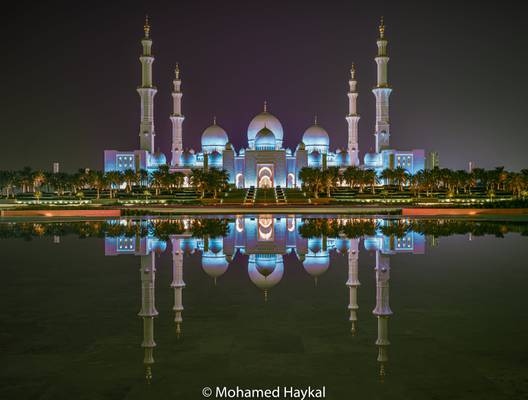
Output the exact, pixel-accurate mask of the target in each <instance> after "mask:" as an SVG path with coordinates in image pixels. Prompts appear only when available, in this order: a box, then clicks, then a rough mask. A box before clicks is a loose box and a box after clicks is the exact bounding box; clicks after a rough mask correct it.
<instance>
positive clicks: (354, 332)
mask: <svg viewBox="0 0 528 400" xmlns="http://www.w3.org/2000/svg"><path fill="white" fill-rule="evenodd" d="M350 332H351V333H352V336H356V332H357V322H356V321H352V328H351V329H350Z"/></svg>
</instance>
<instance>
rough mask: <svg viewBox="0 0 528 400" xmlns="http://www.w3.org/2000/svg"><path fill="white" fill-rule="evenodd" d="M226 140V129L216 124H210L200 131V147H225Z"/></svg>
mask: <svg viewBox="0 0 528 400" xmlns="http://www.w3.org/2000/svg"><path fill="white" fill-rule="evenodd" d="M228 141H229V140H228V138H227V133H226V131H225V130H224V129H223V128H222V127H220V126H218V125H216V124H214V125H211V126H210V127H209V128H207V129H206V130H205V131H204V132H203V133H202V148H203V149H205V150H207V149H211V148H218V147H221V148H225V146H226V144H227V143H228Z"/></svg>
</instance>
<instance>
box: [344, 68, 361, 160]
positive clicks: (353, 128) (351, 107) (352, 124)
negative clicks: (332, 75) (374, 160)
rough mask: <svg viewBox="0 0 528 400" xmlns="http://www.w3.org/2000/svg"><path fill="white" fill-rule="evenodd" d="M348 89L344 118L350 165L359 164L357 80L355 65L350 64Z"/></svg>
mask: <svg viewBox="0 0 528 400" xmlns="http://www.w3.org/2000/svg"><path fill="white" fill-rule="evenodd" d="M348 84H349V85H350V89H349V91H348V115H347V116H346V120H347V123H348V158H349V162H350V165H353V166H358V165H359V144H358V123H359V118H360V117H359V115H358V113H357V97H358V92H357V81H356V67H355V65H354V64H352V68H350V80H349V81H348Z"/></svg>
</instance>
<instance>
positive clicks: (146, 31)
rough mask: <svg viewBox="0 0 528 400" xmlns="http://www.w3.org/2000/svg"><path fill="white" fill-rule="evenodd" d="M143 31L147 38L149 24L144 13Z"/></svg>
mask: <svg viewBox="0 0 528 400" xmlns="http://www.w3.org/2000/svg"><path fill="white" fill-rule="evenodd" d="M143 31H144V32H145V37H146V38H148V37H149V34H150V24H149V17H148V14H146V15H145V25H143Z"/></svg>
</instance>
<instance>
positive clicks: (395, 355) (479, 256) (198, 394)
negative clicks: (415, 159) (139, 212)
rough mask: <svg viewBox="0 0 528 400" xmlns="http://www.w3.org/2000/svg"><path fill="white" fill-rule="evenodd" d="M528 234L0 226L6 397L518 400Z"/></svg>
mask: <svg viewBox="0 0 528 400" xmlns="http://www.w3.org/2000/svg"><path fill="white" fill-rule="evenodd" d="M527 232H528V226H527V225H525V224H522V223H518V224H506V223H499V222H491V223H483V222H478V223H470V222H460V221H458V222H457V221H417V222H416V221H415V222H412V221H408V220H386V221H384V220H354V219H344V218H332V217H329V218H326V219H310V220H305V219H304V218H301V217H292V216H289V217H288V216H271V215H268V216H260V217H259V216H254V217H238V218H237V217H229V218H226V219H225V220H213V219H208V220H188V219H184V220H173V221H158V220H151V221H142V222H139V221H135V222H133V221H124V220H123V221H110V222H109V223H101V222H83V223H71V224H68V223H62V224H50V223H37V224H32V223H26V224H1V225H0V248H1V249H2V264H1V265H2V290H1V291H0V293H1V297H0V300H1V302H2V308H1V309H0V310H1V311H0V313H1V314H0V317H1V321H2V325H1V327H0V345H1V353H0V354H1V356H0V357H1V365H2V368H1V370H0V398H1V399H37V398H38V399H151V398H160V399H168V398H181V399H201V398H204V397H202V388H203V387H205V386H208V387H211V388H213V389H214V388H215V387H216V386H219V387H224V386H226V387H228V388H236V387H237V386H239V387H241V388H249V389H263V388H275V387H277V386H280V387H282V386H286V387H290V386H293V387H296V388H301V389H303V388H306V387H308V386H311V387H322V386H325V388H326V398H327V399H345V398H356V399H479V400H481V399H521V398H527V397H528V344H527V340H528V322H527V320H528V318H527V317H528V312H527V311H526V299H525V295H524V294H525V292H526V286H527V284H528V279H527V278H528V269H527V263H526V259H527V256H528V246H527V244H528V242H527V237H526V234H527ZM221 234H227V236H225V237H222V236H218V235H221ZM192 235H194V237H193V236H192ZM303 235H304V237H303ZM356 250H357V251H356ZM184 285H185V286H184ZM373 310H374V313H373ZM138 313H139V314H141V315H140V316H138ZM156 314H157V315H156ZM211 398H215V397H214V394H213V396H212V397H211ZM239 398H240V397H239ZM281 398H284V397H281Z"/></svg>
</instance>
